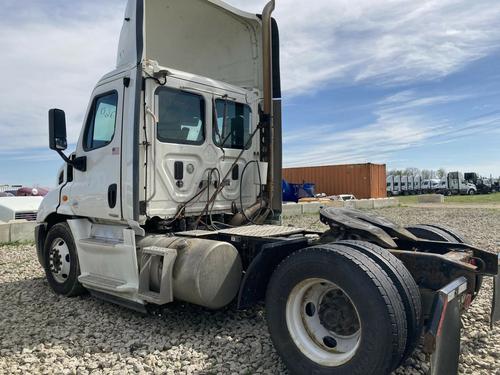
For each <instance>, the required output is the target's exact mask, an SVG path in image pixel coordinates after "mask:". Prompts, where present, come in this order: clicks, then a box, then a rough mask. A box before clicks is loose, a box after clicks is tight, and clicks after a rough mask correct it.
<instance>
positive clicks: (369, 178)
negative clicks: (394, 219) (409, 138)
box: [283, 163, 387, 199]
mask: <svg viewBox="0 0 500 375" xmlns="http://www.w3.org/2000/svg"><path fill="white" fill-rule="evenodd" d="M385 173H386V168H385V164H372V163H367V164H347V165H325V166H319V167H297V168H284V169H283V178H284V179H285V180H286V181H288V182H290V183H297V184H300V183H303V182H311V183H313V184H315V185H316V193H326V194H327V195H338V194H353V195H354V196H355V197H356V198H360V199H365V198H385V197H386V196H387V193H386V174H385Z"/></svg>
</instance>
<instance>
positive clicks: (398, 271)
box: [336, 241, 423, 365]
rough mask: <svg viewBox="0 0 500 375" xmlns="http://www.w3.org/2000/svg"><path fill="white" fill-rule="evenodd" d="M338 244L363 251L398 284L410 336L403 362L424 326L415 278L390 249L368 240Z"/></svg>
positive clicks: (416, 342)
mask: <svg viewBox="0 0 500 375" xmlns="http://www.w3.org/2000/svg"><path fill="white" fill-rule="evenodd" d="M336 244H337V245H345V246H349V247H352V248H355V249H356V250H358V251H361V252H362V253H363V254H365V255H367V256H369V257H370V258H372V259H373V260H374V261H375V262H377V264H378V265H379V266H380V267H381V268H382V269H383V270H384V271H385V272H386V273H387V275H388V276H389V277H390V278H391V280H392V281H393V282H394V285H395V286H396V288H397V290H398V292H399V295H400V296H401V300H402V302H403V305H404V308H405V312H406V322H407V327H408V338H407V340H406V348H405V351H404V354H403V358H402V359H401V362H400V363H398V365H400V364H402V363H403V362H404V361H405V360H406V359H407V358H408V357H409V356H410V355H411V354H412V353H413V351H414V350H415V348H416V347H417V345H418V341H419V338H420V336H421V334H422V328H423V314H422V301H421V298H420V291H419V289H418V285H417V283H416V282H415V279H414V278H413V276H412V275H411V273H410V271H408V269H407V268H406V267H405V265H404V264H403V262H401V261H400V260H399V259H398V258H396V257H395V256H394V255H392V254H391V253H390V251H389V250H387V249H384V248H382V247H380V246H377V245H375V244H372V243H370V242H366V241H339V242H337V243H336Z"/></svg>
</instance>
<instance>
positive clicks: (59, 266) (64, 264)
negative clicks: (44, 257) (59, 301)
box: [49, 238, 71, 284]
mask: <svg viewBox="0 0 500 375" xmlns="http://www.w3.org/2000/svg"><path fill="white" fill-rule="evenodd" d="M70 268H71V257H70V255H69V248H68V245H67V244H66V242H65V241H64V240H63V239H62V238H56V239H55V240H54V241H52V244H51V246H50V254H49V269H50V272H51V274H52V276H53V277H54V279H55V280H56V281H57V282H58V283H61V284H62V283H64V282H65V281H66V280H67V279H68V277H69V272H70Z"/></svg>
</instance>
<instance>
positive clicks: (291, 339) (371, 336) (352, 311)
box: [266, 245, 407, 375]
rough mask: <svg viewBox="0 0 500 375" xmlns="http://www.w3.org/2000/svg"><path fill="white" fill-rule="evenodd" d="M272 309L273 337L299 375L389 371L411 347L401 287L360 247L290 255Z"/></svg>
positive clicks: (272, 288) (275, 281) (270, 300)
mask: <svg viewBox="0 0 500 375" xmlns="http://www.w3.org/2000/svg"><path fill="white" fill-rule="evenodd" d="M361 286H362V287H361ZM266 310H267V322H268V326H269V331H270V333H271V339H272V341H273V343H274V345H275V347H276V349H277V351H278V353H279V354H280V356H281V357H282V359H283V361H284V362H285V364H286V366H287V367H288V369H289V370H290V371H291V372H292V373H294V374H312V373H313V374H318V375H322V374H325V375H326V374H329V375H338V374H366V375H369V374H372V375H375V374H377V375H378V374H388V373H389V372H390V371H391V370H393V369H394V367H396V366H397V364H398V363H399V361H400V360H401V358H402V355H403V351H404V349H405V345H406V339H407V327H406V315H405V310H404V306H403V303H402V300H401V297H400V295H399V293H398V291H397V289H396V287H395V286H394V284H393V282H392V280H391V279H390V278H389V277H388V276H387V274H386V273H385V272H384V271H383V270H382V269H381V268H380V266H379V265H378V264H377V263H376V262H375V261H373V260H372V259H371V258H369V257H367V256H366V255H364V254H362V253H360V252H358V251H356V250H353V249H347V248H345V247H341V246H335V245H328V246H316V247H310V248H306V249H303V250H300V251H298V252H296V253H293V254H292V255H290V256H289V257H288V258H286V259H285V260H284V261H283V262H282V263H281V264H280V265H279V267H278V268H277V270H276V271H275V272H274V274H273V276H272V278H271V280H270V282H269V285H268V290H267V295H266Z"/></svg>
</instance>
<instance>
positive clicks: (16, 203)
mask: <svg viewBox="0 0 500 375" xmlns="http://www.w3.org/2000/svg"><path fill="white" fill-rule="evenodd" d="M42 200H43V197H1V198H0V207H2V208H3V209H7V210H10V211H14V212H19V211H37V210H38V207H40V203H41V202H42Z"/></svg>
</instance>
